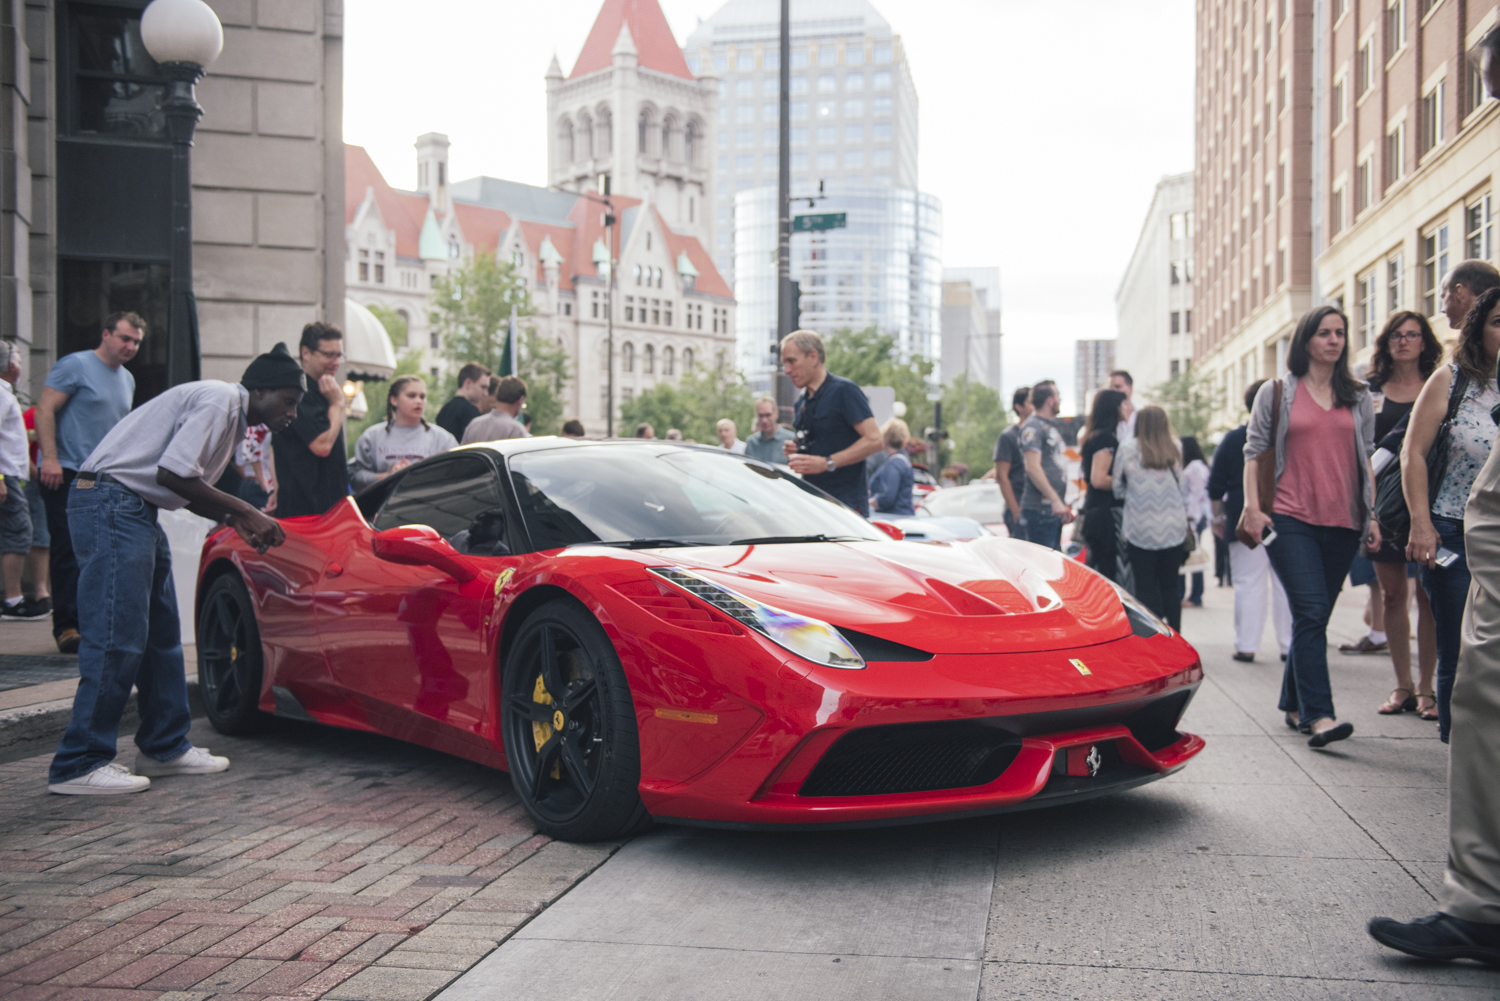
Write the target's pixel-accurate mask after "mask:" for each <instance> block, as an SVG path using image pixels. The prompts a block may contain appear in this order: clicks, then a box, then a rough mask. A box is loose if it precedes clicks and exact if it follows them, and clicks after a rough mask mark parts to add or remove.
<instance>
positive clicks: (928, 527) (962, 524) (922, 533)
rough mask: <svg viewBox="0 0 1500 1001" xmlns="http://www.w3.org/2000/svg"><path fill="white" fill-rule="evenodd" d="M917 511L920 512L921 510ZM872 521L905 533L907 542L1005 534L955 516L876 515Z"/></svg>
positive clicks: (960, 540) (953, 540) (955, 539)
mask: <svg viewBox="0 0 1500 1001" xmlns="http://www.w3.org/2000/svg"><path fill="white" fill-rule="evenodd" d="M942 492H946V491H942ZM917 510H918V512H920V511H921V508H918V509H917ZM874 520H875V521H880V522H884V523H885V524H887V525H895V526H896V527H897V528H899V529H901V531H902V532H904V533H906V541H907V542H965V541H967V540H969V539H982V538H988V537H989V536H992V535H1004V534H1005V533H1004V531H1003V526H1002V531H1000V532H992V531H990V530H989V529H988V528H986V527H985V526H984V525H981V524H980V523H979V522H977V521H975V520H974V519H973V518H962V517H958V516H956V515H950V516H943V517H936V516H933V515H927V516H925V517H916V518H906V517H900V518H888V517H885V516H884V515H881V514H876V515H875V519H874Z"/></svg>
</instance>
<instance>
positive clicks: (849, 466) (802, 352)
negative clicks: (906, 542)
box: [781, 330, 881, 518]
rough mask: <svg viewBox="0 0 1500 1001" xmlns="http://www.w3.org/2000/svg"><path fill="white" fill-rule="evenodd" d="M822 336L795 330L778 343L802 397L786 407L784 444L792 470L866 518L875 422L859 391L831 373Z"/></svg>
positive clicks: (788, 373) (877, 442)
mask: <svg viewBox="0 0 1500 1001" xmlns="http://www.w3.org/2000/svg"><path fill="white" fill-rule="evenodd" d="M827 359H828V355H827V353H826V352H825V351H824V350H823V339H822V338H821V337H819V336H818V335H817V334H815V333H813V332H812V331H811V330H797V331H793V332H792V333H790V334H787V335H786V338H785V339H784V340H782V342H781V368H782V370H783V371H784V372H785V373H786V376H787V378H788V379H791V380H792V385H794V386H796V387H797V388H798V389H800V390H802V395H801V396H799V397H798V398H797V402H796V403H795V404H794V405H793V406H792V418H793V419H792V424H793V426H794V427H795V428H796V429H797V433H796V437H795V438H794V439H793V440H792V441H789V442H787V443H786V445H785V450H786V455H787V461H788V463H789V464H790V465H791V467H792V471H793V472H795V473H800V474H801V475H802V477H803V478H804V479H806V480H807V482H808V483H811V484H812V485H813V486H815V487H818V488H820V489H822V490H826V491H827V492H828V493H830V494H832V495H833V496H834V497H836V498H838V499H839V500H841V501H843V502H844V503H845V504H847V505H848V506H849V507H851V508H853V509H854V510H855V511H858V512H859V513H860V514H862V515H864V516H865V517H866V518H868V517H869V516H870V490H869V485H868V483H867V482H866V480H865V458H866V457H867V456H870V455H873V454H874V453H876V452H878V451H880V445H881V442H880V426H879V425H878V424H876V423H875V414H874V412H872V411H871V410H870V401H869V400H868V399H866V398H865V393H864V390H862V389H860V388H859V387H858V386H856V385H855V384H854V383H853V382H851V381H850V380H848V379H844V378H841V377H840V376H837V375H833V374H831V373H830V372H829V371H828V369H827V368H826V367H825V363H826V362H827Z"/></svg>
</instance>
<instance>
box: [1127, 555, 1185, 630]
mask: <svg viewBox="0 0 1500 1001" xmlns="http://www.w3.org/2000/svg"><path fill="white" fill-rule="evenodd" d="M1126 551H1127V553H1128V555H1129V557H1130V569H1131V571H1132V572H1133V573H1134V574H1135V589H1134V594H1135V596H1136V597H1137V598H1139V599H1140V600H1141V604H1143V605H1145V606H1146V607H1147V608H1149V609H1151V611H1153V612H1155V613H1156V617H1157V618H1159V619H1161V620H1162V621H1163V622H1165V623H1166V624H1167V625H1169V626H1171V627H1172V628H1173V629H1181V628H1182V599H1181V598H1179V597H1178V596H1177V570H1178V568H1179V567H1181V566H1182V559H1183V553H1182V547H1181V546H1173V547H1172V548H1170V549H1142V548H1141V547H1140V546H1134V545H1129V544H1127V545H1126Z"/></svg>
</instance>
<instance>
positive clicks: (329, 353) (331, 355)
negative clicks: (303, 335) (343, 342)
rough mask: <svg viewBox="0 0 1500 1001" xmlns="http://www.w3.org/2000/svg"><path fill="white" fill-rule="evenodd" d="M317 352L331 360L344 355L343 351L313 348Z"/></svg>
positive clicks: (337, 359) (339, 358)
mask: <svg viewBox="0 0 1500 1001" xmlns="http://www.w3.org/2000/svg"><path fill="white" fill-rule="evenodd" d="M313 352H314V353H315V354H320V355H322V356H323V357H324V358H327V359H328V360H329V361H339V360H341V359H342V358H343V357H344V352H342V351H324V350H323V349H322V348H313Z"/></svg>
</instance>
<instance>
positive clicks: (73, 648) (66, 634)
mask: <svg viewBox="0 0 1500 1001" xmlns="http://www.w3.org/2000/svg"><path fill="white" fill-rule="evenodd" d="M79 639H80V637H79V635H78V630H76V629H64V630H63V631H62V633H61V634H59V635H58V637H57V649H58V650H60V651H62V652H63V653H77V652H78V641H79Z"/></svg>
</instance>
